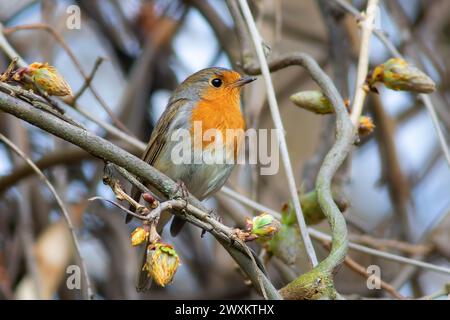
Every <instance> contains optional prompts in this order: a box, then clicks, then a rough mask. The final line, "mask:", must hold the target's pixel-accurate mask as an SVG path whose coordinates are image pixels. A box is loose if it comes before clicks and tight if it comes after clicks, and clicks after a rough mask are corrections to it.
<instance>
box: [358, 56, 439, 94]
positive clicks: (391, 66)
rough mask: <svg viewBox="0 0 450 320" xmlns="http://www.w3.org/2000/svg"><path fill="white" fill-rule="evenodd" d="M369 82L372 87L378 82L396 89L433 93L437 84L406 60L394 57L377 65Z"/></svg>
mask: <svg viewBox="0 0 450 320" xmlns="http://www.w3.org/2000/svg"><path fill="white" fill-rule="evenodd" d="M367 82H368V84H369V86H370V87H372V86H373V85H374V84H375V83H377V82H382V83H384V85H385V86H386V87H387V88H389V89H392V90H396V91H410V92H416V93H432V92H434V91H436V84H435V83H434V81H433V80H432V79H431V78H430V77H428V76H427V75H426V74H425V73H424V72H422V71H421V70H419V69H417V68H415V67H413V66H411V65H409V64H408V63H407V62H406V61H405V60H403V59H400V58H392V59H389V60H388V61H386V62H385V63H383V64H380V65H379V66H377V67H376V68H375V69H374V70H373V72H372V73H371V74H370V75H369V77H368V79H367Z"/></svg>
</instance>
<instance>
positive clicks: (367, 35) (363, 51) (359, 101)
mask: <svg viewBox="0 0 450 320" xmlns="http://www.w3.org/2000/svg"><path fill="white" fill-rule="evenodd" d="M377 8H378V0H369V1H368V3H367V9H366V15H365V16H364V19H363V20H362V22H360V23H361V28H362V36H361V46H360V49H359V60H358V71H357V73H356V83H355V97H354V98H353V105H352V108H351V115H350V117H351V120H352V122H353V124H354V125H355V126H356V125H357V124H358V119H359V117H360V116H361V113H362V109H363V106H364V99H365V98H366V94H367V91H366V89H365V88H364V87H365V83H366V77H367V72H368V71H369V51H370V50H369V48H370V39H371V37H372V31H373V24H374V22H375V15H376V12H377Z"/></svg>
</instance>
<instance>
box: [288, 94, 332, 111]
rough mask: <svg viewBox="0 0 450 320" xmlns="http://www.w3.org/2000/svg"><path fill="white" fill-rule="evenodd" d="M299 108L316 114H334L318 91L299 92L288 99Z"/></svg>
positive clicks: (329, 104) (326, 100)
mask: <svg viewBox="0 0 450 320" xmlns="http://www.w3.org/2000/svg"><path fill="white" fill-rule="evenodd" d="M289 99H290V100H291V101H292V102H293V103H295V104H296V105H297V106H299V107H300V108H303V109H306V110H308V111H311V112H314V113H317V114H329V113H334V108H333V106H332V105H331V103H330V101H329V100H328V98H327V97H325V95H324V94H323V93H322V92H320V91H300V92H297V93H295V94H293V95H291V96H290V97H289Z"/></svg>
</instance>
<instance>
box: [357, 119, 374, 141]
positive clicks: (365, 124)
mask: <svg viewBox="0 0 450 320" xmlns="http://www.w3.org/2000/svg"><path fill="white" fill-rule="evenodd" d="M373 129H375V125H374V123H373V121H372V118H370V117H367V116H361V117H359V120H358V134H359V136H360V137H364V136H367V135H369V134H371V133H372V132H373Z"/></svg>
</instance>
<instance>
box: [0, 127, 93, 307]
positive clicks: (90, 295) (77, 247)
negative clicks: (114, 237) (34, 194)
mask: <svg viewBox="0 0 450 320" xmlns="http://www.w3.org/2000/svg"><path fill="white" fill-rule="evenodd" d="M0 140H1V141H3V143H5V144H6V145H7V146H8V147H9V148H11V150H13V151H14V152H15V153H16V154H17V155H18V156H20V157H21V158H22V159H24V160H25V161H26V162H27V163H28V165H29V166H30V167H31V168H33V170H34V172H36V174H37V176H38V177H39V178H40V179H41V180H42V181H43V182H44V183H45V184H46V185H47V187H48V188H49V189H50V192H51V193H52V194H53V196H54V197H55V199H56V202H57V203H58V206H59V207H60V209H61V212H62V213H63V216H64V219H65V220H66V223H67V227H68V228H69V230H70V233H71V235H72V240H73V244H74V247H75V251H76V253H77V255H78V258H79V259H80V264H81V268H82V269H83V275H84V280H85V282H86V289H87V290H86V293H87V298H88V299H89V300H91V299H93V298H94V293H93V291H92V287H91V281H90V280H89V275H88V272H87V268H86V263H85V261H84V259H83V256H82V255H81V251H80V245H79V242H78V238H77V235H76V232H75V227H74V226H73V223H72V219H71V218H70V214H69V212H68V211H67V209H66V207H65V205H64V203H63V201H62V200H61V198H60V196H59V195H58V193H57V192H56V190H55V188H54V187H53V185H52V184H51V182H50V181H49V180H48V179H47V177H46V176H45V175H44V174H43V173H42V171H41V170H40V169H39V168H38V167H37V166H36V165H35V164H34V162H33V161H32V160H31V159H30V158H29V157H27V155H26V154H24V153H23V152H22V150H20V149H19V148H18V147H17V146H16V145H15V144H14V143H13V142H12V141H11V140H9V139H8V138H7V137H5V136H4V135H3V134H1V133H0Z"/></svg>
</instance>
